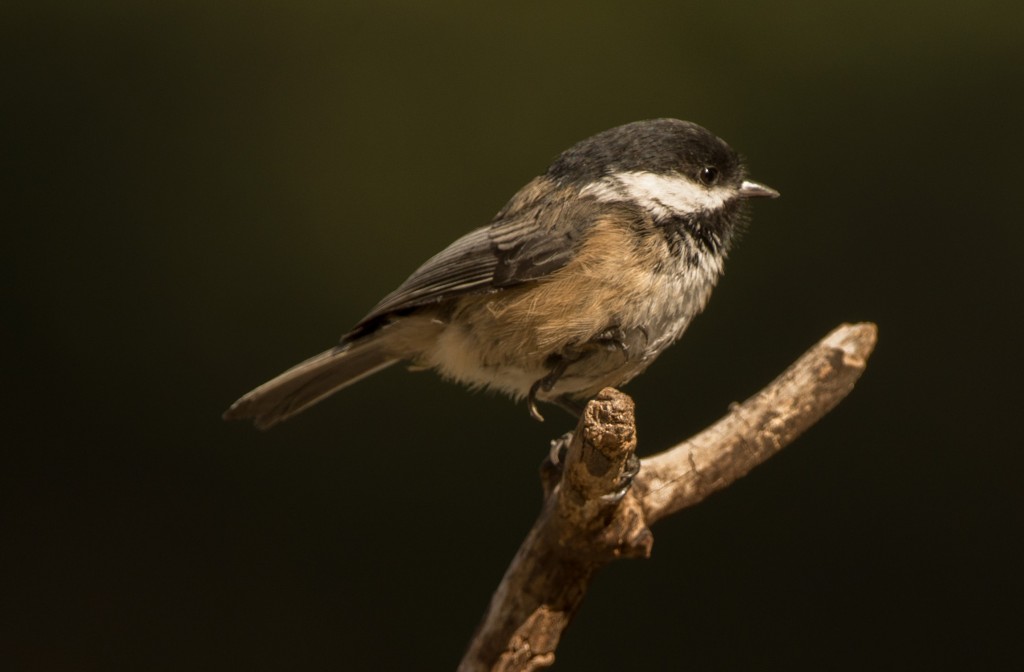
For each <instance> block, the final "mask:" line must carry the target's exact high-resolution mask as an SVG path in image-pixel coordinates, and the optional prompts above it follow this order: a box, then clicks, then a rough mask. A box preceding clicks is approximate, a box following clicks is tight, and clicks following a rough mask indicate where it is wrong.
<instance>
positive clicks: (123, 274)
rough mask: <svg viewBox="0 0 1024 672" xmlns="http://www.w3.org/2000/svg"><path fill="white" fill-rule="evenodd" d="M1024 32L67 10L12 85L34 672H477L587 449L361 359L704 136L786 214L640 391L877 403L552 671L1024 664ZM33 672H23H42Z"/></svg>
mask: <svg viewBox="0 0 1024 672" xmlns="http://www.w3.org/2000/svg"><path fill="white" fill-rule="evenodd" d="M1022 25H1024V10H1022V9H1021V5H1020V3H1018V2H1014V1H1013V0H1006V1H1004V2H985V1H982V2H973V3H951V2H945V3H944V2H934V1H929V2H926V1H924V0H920V1H915V2H902V3H901V2H895V3H894V2H864V1H863V0H861V1H859V2H836V1H829V2H815V3H799V2H774V3H765V4H764V5H763V6H753V5H751V6H747V7H741V6H737V4H736V3H721V2H694V3H681V2H651V1H648V0H632V1H631V2H628V3H625V2H624V3H614V2H595V1H593V0H590V1H588V2H573V3H550V2H520V3H514V4H513V5H510V6H509V5H506V6H501V7H497V8H492V7H489V6H488V5H487V4H486V3H480V2H446V3H438V2H431V3H423V2H400V1H394V2H350V3H335V2H293V3H284V2H281V3H273V2H259V3H255V2H247V3H241V2H237V3H230V2H224V3H213V2H204V1H201V0H194V1H190V2H186V1H180V2H171V1H169V2H162V3H132V2H110V1H108V2H89V3H74V2H66V3H57V2H36V3H33V4H32V7H31V8H29V9H15V8H12V7H11V6H7V7H6V8H5V9H3V10H2V17H0V45H2V47H0V49H2V50H3V75H2V77H3V79H2V81H3V94H4V95H3V100H4V102H3V106H2V109H3V114H2V118H3V121H4V145H3V147H4V148H3V163H4V176H3V189H4V192H5V196H4V211H5V213H6V214H5V216H4V220H5V222H4V231H5V232H6V235H5V236H4V239H5V245H4V263H3V272H4V278H5V279H4V294H5V300H4V310H3V312H4V325H5V326H4V336H5V339H6V340H7V341H8V346H7V349H6V352H7V356H6V357H5V358H4V362H3V370H4V374H3V379H4V382H5V387H6V392H7V395H6V396H7V400H6V401H5V403H4V411H5V412H4V415H5V425H6V431H5V434H6V436H7V437H8V440H6V441H4V444H5V447H4V449H3V455H4V464H3V465H2V469H0V474H2V476H0V478H2V481H3V482H2V484H0V485H2V491H0V498H2V510H0V515H2V516H3V551H2V553H0V557H2V563H3V565H4V569H3V571H2V577H3V578H2V579H0V581H2V583H3V585H2V586H0V588H2V592H0V594H2V598H0V604H2V609H3V625H2V627H0V638H2V640H3V642H2V648H3V650H4V651H5V652H6V653H5V654H4V656H5V658H6V657H8V656H13V660H14V661H15V666H14V667H15V668H17V669H19V670H63V669H67V670H113V669H131V670H143V669H145V670H206V669H211V670H212V669H225V668H227V667H229V666H230V667H231V668H237V669H252V670H257V669H267V670H319V669H425V670H435V669H436V670H445V669H452V668H453V667H454V665H455V663H456V661H457V660H458V658H459V656H460V655H461V653H462V649H463V646H464V645H465V643H466V641H467V640H468V638H469V637H470V635H471V633H472V630H473V628H474V626H475V625H476V622H477V620H478V618H479V617H480V615H481V613H482V611H483V609H484V607H485V605H486V604H487V601H488V599H489V597H490V593H491V590H492V589H493V587H494V586H495V585H496V583H497V581H498V579H499V577H500V576H501V574H502V572H503V571H504V568H505V566H506V564H507V562H508V561H509V559H510V558H511V556H512V554H513V552H514V551H515V549H516V547H517V545H518V543H519V541H520V539H521V538H522V536H523V534H524V533H525V532H526V530H527V529H528V528H529V526H530V524H531V523H532V521H533V518H534V515H535V514H536V512H537V509H538V505H539V486H538V479H537V475H536V469H537V466H538V464H539V462H540V460H541V458H542V456H543V455H544V453H545V451H546V445H547V440H548V439H550V438H551V437H553V436H555V435H557V434H559V433H561V432H562V431H564V430H566V429H567V428H568V427H569V425H570V423H569V422H568V418H567V417H563V416H560V415H559V414H558V413H557V412H554V413H552V414H551V419H550V420H549V422H548V423H546V424H544V425H540V424H537V423H534V422H532V421H531V420H530V419H529V418H528V416H527V413H526V410H525V408H524V407H523V405H521V404H520V405H513V404H510V403H509V402H508V401H507V400H505V399H501V398H497V397H493V396H488V395H480V394H477V395H472V394H468V393H466V392H465V391H464V390H462V389H460V388H458V387H456V386H453V385H449V384H446V383H443V382H441V381H439V380H438V379H437V378H435V377H434V376H433V375H432V374H411V373H408V372H406V371H403V370H401V369H400V368H396V369H394V370H389V371H387V372H385V373H383V374H382V375H379V376H376V377H374V378H373V379H370V380H367V381H365V382H363V383H361V384H360V385H359V386H358V387H356V388H352V389H350V390H348V391H345V392H344V393H342V394H340V395H338V396H337V397H335V398H332V399H331V400H329V401H328V402H326V403H324V404H322V405H321V406H319V407H317V408H316V409H315V410H313V411H311V412H309V413H308V414H306V415H304V416H302V417H301V418H300V419H297V420H295V421H293V422H289V423H287V424H286V425H285V426H282V427H280V428H277V429H275V430H274V431H272V432H269V433H265V434H263V433H259V432H256V431H254V430H253V429H251V428H250V427H248V426H245V425H241V424H230V425H229V424H225V423H222V422H221V420H220V413H221V411H222V410H223V409H224V408H225V407H226V406H227V405H228V404H229V403H230V402H231V401H232V400H234V399H235V398H236V397H237V396H238V395H239V394H241V393H242V392H245V391H246V390H247V389H249V388H250V387H252V386H253V385H255V384H257V383H260V382H262V381H263V380H265V379H266V378H268V377H269V376H271V375H273V374H276V373H277V372H279V371H280V370H282V369H283V368H285V367H287V366H289V365H291V364H293V363H295V362H297V361H298V360H300V359H302V358H304V357H306V356H308V355H311V354H313V353H315V352H318V351H319V350H321V349H323V348H325V347H327V346H329V345H331V344H332V343H333V342H334V341H335V339H336V338H337V336H338V335H339V334H341V333H342V332H343V331H344V330H345V329H347V328H348V327H349V326H351V325H352V324H353V322H354V321H355V320H357V319H358V318H360V317H361V316H362V315H363V314H364V313H365V312H366V311H367V310H368V309H369V307H370V306H372V304H374V303H375V301H376V300H377V299H378V298H379V297H380V296H381V295H383V294H384V293H386V292H387V291H389V290H391V289H392V288H393V287H394V286H395V285H397V284H398V283H399V282H400V281H401V280H403V279H404V278H405V276H406V275H407V274H408V273H409V272H410V271H412V270H413V269H414V268H415V267H416V266H417V265H418V264H419V263H420V262H421V261H423V260H425V259H426V258H427V257H428V256H429V255H431V254H433V253H434V252H436V251H437V250H439V249H440V248H441V247H442V246H444V245H445V244H446V243H448V242H449V241H451V240H453V239H454V238H455V237H456V236H458V235H459V234H461V233H463V232H465V231H467V230H469V229H470V228H472V227H475V226H478V225H480V224H482V223H485V222H486V221H487V220H488V219H489V217H490V216H491V215H493V214H494V213H495V212H496V211H497V210H498V209H499V208H500V207H501V206H502V205H503V204H504V202H505V200H506V199H507V198H508V197H509V196H510V195H511V194H512V193H513V192H514V191H515V190H516V189H517V188H518V187H519V186H520V185H522V184H523V183H524V182H526V181H527V180H528V179H530V178H531V177H532V176H534V175H535V174H537V173H539V172H540V171H542V170H543V169H544V168H545V167H546V165H547V163H548V162H549V161H550V159H551V158H552V157H554V156H555V155H556V154H557V153H558V152H559V151H561V150H562V149H564V148H566V147H567V146H569V145H570V144H572V143H574V142H576V141H577V140H579V139H581V138H583V137H585V136H587V135H590V134H592V133H594V132H597V131H599V130H602V129H604V128H607V127H610V126H613V125H616V124H620V123H624V122H627V121H632V120H636V119H643V118H650V117H659V116H675V117H681V118H685V119H690V120H693V121H697V122H699V123H701V124H704V125H706V126H708V127H709V128H711V129H712V130H713V131H714V132H716V133H718V134H719V135H721V136H722V137H724V138H726V139H727V140H728V141H729V142H730V143H732V144H733V145H734V146H735V147H737V148H739V149H740V150H741V151H742V152H743V153H744V154H745V155H746V156H747V157H748V159H749V163H750V165H751V168H752V174H753V175H754V176H755V177H756V178H757V179H759V180H762V181H764V182H766V183H768V184H770V185H772V186H774V187H776V188H777V189H779V190H780V191H781V192H782V194H783V197H782V198H781V199H780V200H778V201H774V202H770V203H758V204H757V206H758V207H757V209H756V217H755V221H754V226H753V228H752V229H751V230H750V232H749V234H748V235H747V236H746V237H745V239H744V240H743V241H742V245H741V246H740V247H739V248H738V249H737V250H736V252H735V253H734V255H733V256H732V258H731V259H730V263H729V272H728V275H727V276H726V277H725V279H724V281H723V282H722V283H721V285H720V287H719V289H718V291H717V293H716V295H715V297H714V299H713V300H712V302H711V305H710V308H709V309H708V311H707V312H706V314H705V315H703V316H702V317H701V318H700V319H698V320H697V322H696V323H695V324H694V326H693V327H692V329H691V330H690V332H689V333H688V334H687V335H686V337H685V338H684V339H683V341H682V343H681V344H680V345H678V346H676V347H675V348H674V349H672V350H671V351H670V352H669V353H668V354H667V355H665V356H663V357H662V358H661V360H660V361H659V362H658V363H657V365H656V366H655V367H654V368H653V369H652V370H651V371H649V372H648V373H647V374H645V375H644V376H642V377H641V378H640V379H638V380H637V381H635V382H634V383H633V384H631V385H630V386H628V388H627V391H628V392H629V393H630V394H632V395H633V396H634V398H635V399H636V401H637V404H638V409H639V410H638V415H639V423H640V441H641V451H642V452H644V453H651V452H655V451H657V450H659V449H662V448H664V447H666V446H668V445H670V444H671V443H673V442H675V441H677V440H680V439H682V438H685V437H686V436H688V435H689V434H690V433H691V432H693V431H695V430H697V429H699V428H701V427H703V426H704V425H706V424H707V423H708V422H710V421H712V420H713V419H715V418H716V417H718V416H719V415H720V414H721V413H722V412H724V411H725V410H726V408H727V406H728V404H729V403H730V402H731V401H734V400H738V399H743V398H745V397H747V396H748V395H750V394H751V393H753V392H755V391H756V390H757V389H759V388H760V387H761V386H762V385H763V384H765V383H766V382H768V381H769V380H770V379H771V378H772V377H773V376H774V375H775V374H776V373H777V372H779V371H780V370H781V369H782V368H783V367H784V366H786V365H787V364H788V363H789V362H790V361H791V360H792V359H793V358H794V357H795V356H797V355H798V354H799V353H800V352H802V351H803V350H804V349H805V348H806V347H807V346H809V345H811V344H812V343H813V342H814V341H816V340H817V339H818V338H819V337H821V336H822V335H824V334H825V333H826V332H827V331H828V330H829V329H831V328H832V327H834V326H835V325H836V324H838V323H840V322H842V321H854V320H872V321H875V322H877V323H878V324H879V326H880V335H881V340H880V344H879V346H878V350H877V353H876V354H875V356H874V357H873V358H872V360H871V363H870V366H869V368H868V371H867V374H866V375H865V377H864V378H863V380H862V381H861V383H860V385H859V386H858V387H857V389H856V390H855V392H854V393H853V394H852V396H851V397H850V398H849V399H848V400H847V401H846V402H844V403H843V404H842V406H841V407H840V408H838V409H837V410H836V411H835V412H834V413H832V414H831V415H830V416H828V418H827V419H825V420H824V421H823V422H822V423H821V424H820V425H819V426H817V427H815V428H814V429H813V430H812V431H810V432H809V433H808V434H807V435H805V436H804V437H802V438H801V439H800V440H799V441H798V442H797V443H796V444H794V445H793V446H791V447H790V448H788V449H787V450H786V451H784V453H783V454H782V455H780V456H779V457H777V458H775V459H773V460H772V461H771V462H770V463H769V464H767V465H765V466H763V467H761V468H759V469H758V470H757V471H756V472H754V473H753V474H751V475H750V476H749V477H747V478H746V479H743V480H742V481H741V482H739V483H737V484H736V485H735V486H734V487H732V488H730V489H729V490H728V491H726V492H724V493H722V494H719V495H716V496H715V497H713V498H712V499H711V500H710V501H708V502H706V503H705V504H703V505H701V506H700V507H698V508H696V509H693V510H690V511H687V512H684V513H682V514H680V515H677V516H676V517H675V518H673V519H672V520H670V521H668V522H666V523H664V524H662V525H660V526H659V527H658V528H657V529H656V530H655V536H656V544H655V549H654V557H653V558H652V559H651V560H649V561H646V562H623V563H620V564H618V565H616V566H613V567H611V568H609V569H608V570H607V571H605V572H603V573H602V574H601V575H600V576H599V577H598V579H597V581H596V583H595V584H594V587H593V590H592V592H591V594H590V595H589V597H588V599H587V601H586V602H585V604H584V608H583V610H582V612H581V614H580V615H579V617H578V618H577V619H576V622H575V623H574V624H573V626H572V627H571V629H570V630H569V631H568V633H567V636H566V638H565V640H564V643H563V646H562V647H561V649H560V650H559V654H558V657H559V669H563V670H623V669H652V670H658V669H680V668H684V667H685V668H686V669H695V670H703V669H721V670H750V669H757V670H771V669H786V670H818V669H848V670H862V669H897V668H899V669H905V668H908V667H945V668H948V669H961V668H965V667H976V668H982V669H986V668H987V669H996V668H999V667H1001V666H1007V667H1008V666H1010V665H1011V662H1012V661H1017V663H1018V664H1019V661H1020V658H1021V655H1022V653H1024V652H1022V651H1021V643H1020V638H1021V632H1022V626H1024V623H1022V607H1021V600H1022V598H1024V590H1022V588H1024V585H1022V584H1024V580H1022V576H1021V575H1022V571H1021V570H1022V566H1024V564H1022V553H1021V545H1022V542H1021V536H1022V523H1024V515H1022V512H1024V509H1022V505H1024V496H1022V485H1024V482H1022V476H1021V473H1022V469H1024V456H1022V447H1021V444H1022V442H1021V439H1020V430H1019V427H1018V426H1019V423H1020V412H1019V409H1020V402H1021V396H1022V395H1021V391H1020V390H1021V382H1020V377H1021V373H1022V366H1021V365H1022V361H1021V359H1022V358H1021V343H1020V340H1019V336H1020V331H1019V329H1018V321H1019V319H1020V313H1021V309H1022V301H1021V299H1022V292H1021V289H1022V283H1021V280H1020V275H1021V274H1020V270H1019V264H1020V259H1021V252H1022V247H1024V233H1022V226H1021V224H1022V222H1021V216H1020V212H1021V203H1020V194H1021V189H1022V184H1024V169H1022V165H1024V164H1022V162H1021V158H1020V157H1021V151H1022V141H1021V140H1022V132H1021V119H1022V118H1024V93H1022V90H1024V87H1022V81H1024V29H1022ZM12 669H14V668H12Z"/></svg>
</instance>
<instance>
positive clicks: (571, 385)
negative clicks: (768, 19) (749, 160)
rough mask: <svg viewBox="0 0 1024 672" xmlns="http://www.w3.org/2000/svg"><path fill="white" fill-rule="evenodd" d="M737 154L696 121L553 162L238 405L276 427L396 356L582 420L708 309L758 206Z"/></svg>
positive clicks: (593, 144)
mask: <svg viewBox="0 0 1024 672" xmlns="http://www.w3.org/2000/svg"><path fill="white" fill-rule="evenodd" d="M778 196H779V192H777V191H776V190H774V189H772V188H771V187H768V186H765V185H764V184H761V183H759V182H754V181H752V180H750V179H748V178H747V174H746V168H745V166H744V162H743V160H742V159H741V157H740V155H739V154H738V153H737V152H736V151H735V150H733V149H732V147H730V146H729V145H728V144H727V143H726V142H725V141H724V140H722V139H720V138H719V137H717V136H716V135H714V134H713V133H711V132H710V131H708V130H707V129H705V128H703V127H702V126H699V125H698V124H695V123H692V122H688V121H681V120H679V119H669V118H664V119H650V120H644V121H636V122H632V123H627V124H624V125H621V126H616V127H614V128H611V129H608V130H605V131H603V132H600V133H597V134H596V135H593V136H591V137H589V138H587V139H585V140H582V141H580V142H578V143H576V144H575V145H573V146H571V147H570V148H569V149H567V150H565V151H564V152H562V153H561V154H560V155H558V156H557V157H556V158H555V160H554V161H553V162H552V163H551V164H550V166H549V167H548V168H547V170H546V171H545V172H544V173H543V174H541V175H539V176H538V177H536V178H534V179H533V180H531V181H530V182H528V183H527V184H526V185H525V186H523V187H522V188H521V189H520V190H519V191H518V192H517V193H516V194H515V195H514V196H512V198H511V200H509V201H508V203H507V204H506V205H505V206H504V207H503V208H502V209H501V210H500V211H499V212H498V213H497V215H495V216H494V218H493V219H492V220H491V221H490V223H488V224H487V225H486V226H483V227H480V228H477V229H475V230H472V231H470V232H469V233H467V234H465V235H464V236H462V237H461V238H458V239H457V240H456V241H455V242H453V243H452V244H450V245H449V246H448V247H446V248H444V249H443V250H442V251H441V252H439V253H438V254H436V255H434V256H433V257H431V258H430V259H428V260H427V261H426V262H425V263H424V264H423V265H422V266H420V267H419V268H418V269H417V270H416V271H414V272H413V273H412V275H410V276H409V277H408V279H407V280H406V281H405V282H403V283H402V284H401V285H399V287H398V288H397V289H395V290H394V291H393V292H391V293H390V294H388V295H387V296H385V297H384V298H383V299H381V301H380V302H379V303H378V304H377V305H376V306H375V307H374V308H373V309H372V310H370V312H369V313H368V314H367V315H366V317H364V318H363V319H362V320H360V321H359V322H358V323H356V325H355V326H354V327H353V328H352V329H351V330H349V331H348V332H347V333H345V334H344V335H343V336H342V337H341V340H340V342H339V343H338V344H337V345H335V346H334V347H332V348H330V349H328V350H325V351H324V352H321V353H320V354H318V355H315V356H313V357H311V358H309V359H306V360H305V361H303V362H301V363H299V364H297V365H295V366H293V367H292V368H290V369H288V370H287V371H285V372H283V373H281V374H280V375H278V376H276V377H274V378H272V379H271V380H269V381H268V382H266V383H264V384H262V385H260V386H259V387H257V388H255V389H253V390H252V391H251V392H249V393H247V394H245V395H244V396H242V397H241V398H240V399H238V401H236V402H235V403H234V404H232V405H231V407H230V408H229V409H228V410H227V411H225V412H224V415H223V417H224V418H225V419H227V420H251V421H252V422H253V424H254V425H255V426H256V427H257V428H259V429H267V428H269V427H272V426H274V425H276V424H278V423H280V422H281V421H283V420H286V419H288V418H291V417H292V416H294V415H296V414H298V413H300V412H302V411H304V410H305V409H307V408H309V407H310V406H312V405H313V404H316V403H317V402H319V401H321V400H323V399H324V398H325V397H328V396H330V395H332V394H334V393H335V392H338V391H339V390H341V389H343V388H345V387H348V386H349V385H352V384H354V383H356V382H358V381H360V380H362V379H363V378H366V377H367V376H370V375H372V374H374V373H377V372H379V371H381V370H382V369H385V368H387V367H389V366H392V365H393V364H396V363H398V362H406V363H407V364H408V365H409V366H410V368H411V369H414V370H423V369H433V370H435V371H436V372H438V373H439V374H440V375H441V377H443V378H445V379H448V380H451V381H455V382H458V383H462V384H464V385H466V386H468V387H469V388H470V389H490V390H496V391H499V392H501V393H505V394H507V395H509V396H510V397H512V398H513V399H514V400H517V401H519V400H522V399H525V400H526V402H527V408H528V410H529V413H530V415H531V416H532V417H533V418H535V419H537V420H543V419H544V416H543V415H542V414H541V412H540V409H539V408H538V403H540V402H543V403H549V404H553V405H556V406H559V407H562V408H564V409H566V410H568V411H569V412H571V413H573V414H575V415H578V414H579V413H580V412H581V411H582V408H583V406H584V405H585V403H586V401H587V400H589V399H590V398H592V397H593V396H595V395H596V394H597V393H598V392H599V391H600V390H602V389H603V388H605V387H609V386H611V387H618V386H621V385H623V384H625V383H627V382H629V381H630V380H631V379H633V378H634V377H635V376H636V375H638V374H639V373H641V372H642V371H644V370H645V369H646V368H647V367H648V366H649V365H650V364H651V363H652V362H653V361H654V360H655V359H656V358H657V357H658V355H659V354H661V353H662V352H663V351H664V350H665V349H666V348H667V347H668V346H669V345H671V344H672V343H674V342H675V341H677V340H678V339H679V338H680V336H682V334H683V332H684V331H685V330H686V328H687V327H688V326H689V324H690V323H691V321H692V320H693V318H694V317H696V316H697V315H698V314H699V313H700V312H702V311H703V310H704V307H705V306H706V305H707V303H708V300H709V298H710V296H711V292H712V290H713V289H714V287H715V285H716V283H717V282H718V279H719V278H720V277H721V275H722V273H723V270H724V263H725V259H726V256H727V255H728V253H729V250H730V249H731V247H732V246H733V244H734V243H735V242H736V239H737V238H738V236H739V235H740V234H741V232H742V231H743V230H744V229H745V227H746V226H747V223H748V208H747V204H748V202H749V201H750V200H751V199H757V198H777V197H778Z"/></svg>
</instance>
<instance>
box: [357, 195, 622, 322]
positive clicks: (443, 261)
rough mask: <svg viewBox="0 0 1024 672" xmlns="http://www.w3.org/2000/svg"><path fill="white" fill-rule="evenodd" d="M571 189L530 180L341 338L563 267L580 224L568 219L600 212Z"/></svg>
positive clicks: (593, 217)
mask: <svg viewBox="0 0 1024 672" xmlns="http://www.w3.org/2000/svg"><path fill="white" fill-rule="evenodd" d="M570 189H572V190H573V191H575V189H573V188H572V187H559V186H558V185H556V184H555V183H553V182H552V181H551V180H550V179H548V178H546V177H538V178H536V179H534V180H533V181H532V182H530V183H529V184H527V185H526V186H525V187H523V188H522V189H521V190H520V191H519V192H518V193H517V194H516V195H515V196H513V197H512V200H510V201H509V203H508V205H506V206H505V207H504V208H503V209H502V210H501V212H499V213H498V214H497V215H496V216H495V217H494V219H493V220H492V221H491V223H490V224H489V225H487V226H485V227H482V228H479V229H476V230H474V231H471V232H470V233H467V234H466V235H464V236H462V237H461V238H459V239H458V240H456V241H455V242H454V243H452V244H451V245H449V246H448V247H447V248H445V249H444V250H442V251H441V252H439V253H438V254H436V255H434V256H433V257H431V258H430V259H428V260H427V261H426V263H424V264H423V265H422V266H420V267H419V268H418V269H417V270H416V271H415V272H414V273H413V274H412V275H410V276H409V278H408V279H407V280H406V281H405V282H403V283H402V284H401V285H400V286H399V287H398V289H396V290H395V291H393V292H391V293H390V294H388V295H387V296H385V297H384V298H383V299H382V300H381V301H380V303H378V304H377V305H376V306H375V307H374V308H373V310H371V311H370V313H369V315H367V316H366V317H364V318H363V319H362V320H361V321H360V322H359V324H357V325H356V327H355V328H354V329H353V330H352V331H351V332H349V333H348V334H346V335H345V337H344V338H343V340H351V339H354V338H357V337H359V336H362V335H365V334H367V333H370V332H372V331H374V330H376V328H377V327H379V326H380V325H382V324H383V323H384V322H386V321H387V320H388V318H389V317H390V316H392V315H394V314H398V313H403V312H406V311H409V310H412V309H414V308H418V307H420V306H425V305H429V304H432V303H437V302H438V301H442V300H444V299H447V298H450V297H453V296H458V295H462V294H468V293H478V292H488V291H494V290H496V289H501V288H505V287H511V286H515V285H518V284H522V283H524V282H529V281H531V280H538V279H541V278H544V277H547V276H549V275H551V274H552V273H554V272H555V271H557V270H558V269H560V268H562V267H563V266H564V265H565V264H566V262H567V261H568V260H569V259H570V258H571V257H572V255H573V253H574V252H575V250H576V249H577V247H578V245H579V238H580V236H581V235H582V233H583V231H582V230H581V229H583V228H585V227H580V226H578V225H575V226H569V225H568V223H569V222H577V223H579V222H587V223H592V222H594V221H596V220H597V219H598V217H599V215H600V211H602V210H603V207H602V205H601V204H599V203H598V202H597V201H595V200H593V199H584V200H582V201H581V200H580V199H579V198H576V197H575V194H570V193H568V192H569V190H570ZM559 191H565V192H566V193H564V194H563V193H558V192H559ZM570 196H571V197H570ZM580 209H587V210H592V211H594V212H580V211H579V210H580Z"/></svg>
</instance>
